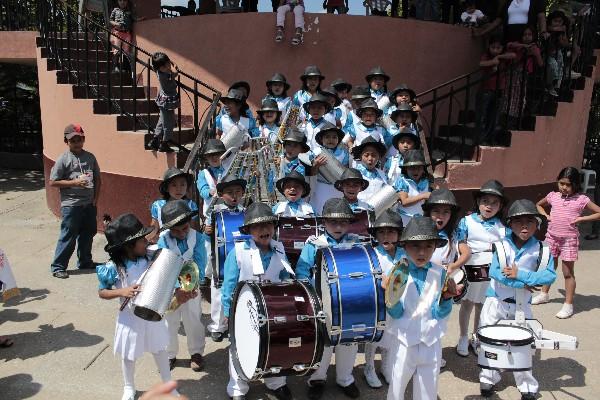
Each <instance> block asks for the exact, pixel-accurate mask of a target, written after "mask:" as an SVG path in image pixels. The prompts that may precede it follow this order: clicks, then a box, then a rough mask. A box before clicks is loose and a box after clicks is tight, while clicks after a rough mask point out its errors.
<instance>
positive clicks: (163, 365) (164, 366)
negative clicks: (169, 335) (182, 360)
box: [152, 350, 171, 382]
mask: <svg viewBox="0 0 600 400" xmlns="http://www.w3.org/2000/svg"><path fill="white" fill-rule="evenodd" d="M152 356H153V357H154V362H155V363H156V366H157V367H158V372H159V373H160V379H162V381H163V382H168V381H170V380H171V368H170V367H169V354H168V353H167V351H166V350H161V351H159V352H158V353H152Z"/></svg>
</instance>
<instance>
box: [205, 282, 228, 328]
mask: <svg viewBox="0 0 600 400" xmlns="http://www.w3.org/2000/svg"><path fill="white" fill-rule="evenodd" d="M210 320H211V321H210V324H208V331H209V332H221V333H223V332H226V331H227V325H226V324H225V315H224V314H223V305H222V304H221V288H217V287H215V279H213V280H212V281H211V284H210Z"/></svg>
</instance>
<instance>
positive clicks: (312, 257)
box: [296, 198, 360, 400]
mask: <svg viewBox="0 0 600 400" xmlns="http://www.w3.org/2000/svg"><path fill="white" fill-rule="evenodd" d="M321 217H322V218H323V225H324V226H325V232H324V233H323V234H322V235H320V236H311V237H310V238H308V239H307V240H306V244H305V245H304V248H303V249H302V253H300V259H299V260H298V263H297V264H296V278H297V279H313V269H314V268H315V264H316V256H317V250H318V249H319V248H323V247H330V246H336V245H340V244H342V243H349V244H351V243H358V241H359V237H358V236H357V235H354V234H349V233H347V232H348V228H349V227H350V223H351V221H352V220H354V213H353V212H352V210H351V209H350V206H349V205H348V203H347V202H346V200H344V199H338V198H333V199H329V200H327V201H326V202H325V205H324V206H323V212H322V214H321ZM315 284H318V283H315ZM333 350H334V349H333V348H332V347H325V350H324V351H323V357H322V359H321V363H320V366H319V369H317V370H316V371H315V372H314V373H313V374H312V375H311V377H310V378H309V379H308V398H309V399H310V400H318V399H320V398H321V397H322V396H323V392H324V391H325V383H326V379H327V370H328V369H329V364H330V363H331V356H332V355H333ZM357 352H358V346H357V345H356V344H351V345H340V346H336V347H335V360H336V361H335V370H336V383H337V386H338V387H339V388H340V389H341V390H342V392H343V393H344V394H345V395H346V396H348V397H350V398H353V399H356V398H358V397H359V396H360V392H359V390H358V387H357V386H356V384H355V383H354V377H353V376H352V369H353V368H354V361H355V360H356V353H357Z"/></svg>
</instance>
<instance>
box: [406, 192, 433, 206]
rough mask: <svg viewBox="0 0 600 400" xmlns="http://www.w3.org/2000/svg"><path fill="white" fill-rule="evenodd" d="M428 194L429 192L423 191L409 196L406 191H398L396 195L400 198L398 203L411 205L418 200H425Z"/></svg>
mask: <svg viewBox="0 0 600 400" xmlns="http://www.w3.org/2000/svg"><path fill="white" fill-rule="evenodd" d="M430 194H431V193H430V192H425V193H421V194H418V195H416V196H409V195H408V193H407V192H400V193H399V194H398V197H399V198H400V203H401V204H402V205H403V206H412V205H413V204H415V203H418V202H419V201H422V200H427V199H428V198H429V195H430Z"/></svg>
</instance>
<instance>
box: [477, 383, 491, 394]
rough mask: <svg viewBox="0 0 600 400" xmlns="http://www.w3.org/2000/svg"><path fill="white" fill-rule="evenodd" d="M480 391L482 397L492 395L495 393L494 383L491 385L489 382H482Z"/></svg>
mask: <svg viewBox="0 0 600 400" xmlns="http://www.w3.org/2000/svg"><path fill="white" fill-rule="evenodd" d="M479 391H480V392H481V397H492V395H493V394H494V385H490V384H489V383H480V384H479Z"/></svg>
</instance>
